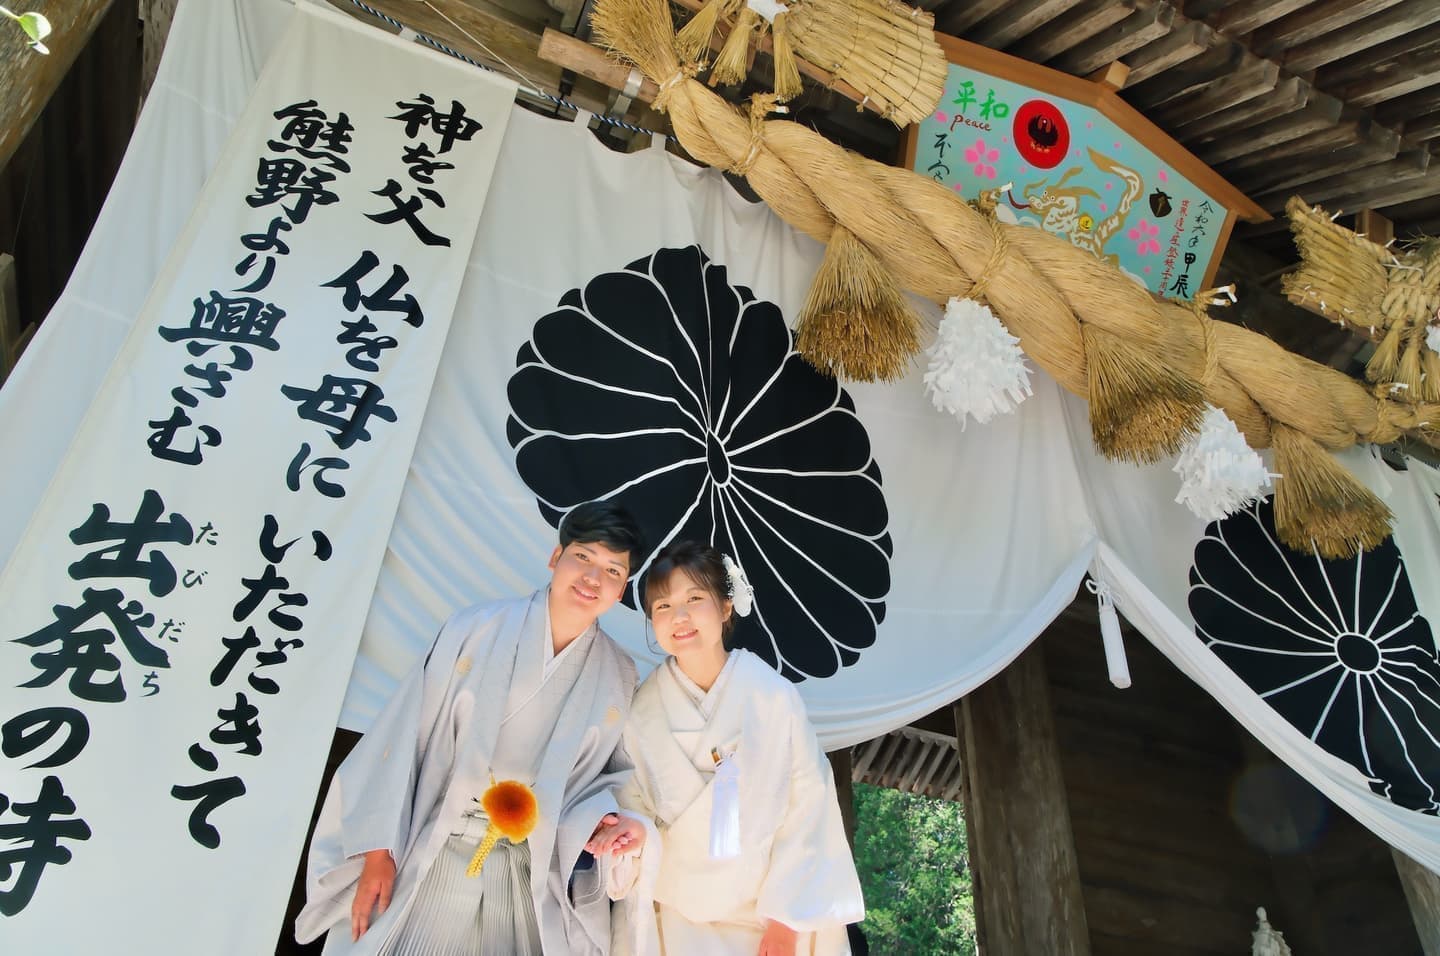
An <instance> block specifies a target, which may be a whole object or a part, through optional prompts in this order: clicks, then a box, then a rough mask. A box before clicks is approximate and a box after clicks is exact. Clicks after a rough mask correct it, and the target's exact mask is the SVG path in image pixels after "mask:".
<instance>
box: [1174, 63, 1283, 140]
mask: <svg viewBox="0 0 1440 956" xmlns="http://www.w3.org/2000/svg"><path fill="white" fill-rule="evenodd" d="M1279 79H1280V68H1279V67H1278V66H1276V65H1275V64H1274V63H1272V62H1271V61H1269V60H1261V59H1258V58H1255V57H1249V56H1247V57H1245V58H1244V59H1243V60H1242V61H1241V63H1240V65H1239V66H1238V67H1237V68H1236V69H1235V71H1234V73H1232V74H1231V75H1230V76H1228V77H1224V78H1221V79H1217V80H1215V81H1214V82H1213V83H1210V84H1209V85H1207V86H1206V87H1205V88H1203V89H1199V90H1196V91H1194V92H1193V93H1189V94H1187V95H1185V96H1180V97H1176V98H1175V99H1173V100H1171V101H1170V102H1168V103H1165V104H1164V105H1162V106H1159V107H1157V108H1155V109H1154V110H1152V111H1151V112H1152V116H1153V117H1154V119H1155V122H1157V123H1160V124H1161V125H1165V124H1168V123H1171V122H1173V121H1174V120H1175V119H1177V118H1180V117H1184V116H1196V117H1205V116H1210V115H1212V114H1215V113H1220V112H1223V111H1224V110H1227V109H1229V108H1230V107H1232V106H1235V105H1236V104H1239V103H1247V102H1250V101H1251V100H1254V99H1256V98H1257V97H1261V96H1264V95H1266V94H1268V93H1269V92H1270V91H1271V90H1273V89H1275V84H1276V83H1277V82H1278V81H1279Z"/></svg>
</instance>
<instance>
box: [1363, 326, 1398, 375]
mask: <svg viewBox="0 0 1440 956" xmlns="http://www.w3.org/2000/svg"><path fill="white" fill-rule="evenodd" d="M1404 341H1405V323H1404V322H1399V321H1397V322H1391V323H1390V325H1389V327H1388V328H1386V329H1385V334H1384V335H1383V336H1381V338H1380V341H1379V342H1378V343H1377V344H1376V345H1375V354H1374V355H1372V356H1370V361H1369V362H1367V363H1366V364H1365V377H1366V378H1368V379H1369V380H1370V381H1372V382H1393V381H1395V376H1396V374H1397V373H1398V372H1399V371H1400V346H1401V345H1402V344H1403V343H1404Z"/></svg>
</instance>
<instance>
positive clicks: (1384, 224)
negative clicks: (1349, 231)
mask: <svg viewBox="0 0 1440 956" xmlns="http://www.w3.org/2000/svg"><path fill="white" fill-rule="evenodd" d="M1354 232H1355V234H1356V235H1358V236H1363V237H1364V238H1366V239H1369V240H1370V241H1371V242H1373V243H1375V244H1376V245H1377V246H1388V245H1389V244H1390V243H1391V242H1392V241H1394V239H1395V223H1393V222H1391V221H1390V220H1389V219H1387V218H1385V217H1384V216H1382V215H1380V214H1379V213H1378V212H1376V211H1375V210H1373V209H1362V210H1360V211H1359V212H1357V213H1356V214H1355V228H1354Z"/></svg>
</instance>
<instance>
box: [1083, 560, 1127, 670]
mask: <svg viewBox="0 0 1440 956" xmlns="http://www.w3.org/2000/svg"><path fill="white" fill-rule="evenodd" d="M1085 589H1086V590H1087V591H1089V592H1090V593H1091V594H1093V595H1095V600H1096V602H1097V603H1098V604H1099V605H1100V640H1101V642H1102V643H1103V644H1104V645H1105V667H1106V669H1107V670H1108V671H1109V672H1110V683H1112V684H1114V685H1115V686H1116V687H1118V688H1120V689H1121V690H1124V689H1125V688H1127V687H1129V686H1130V661H1129V659H1128V658H1126V656H1125V641H1124V639H1123V638H1122V637H1121V636H1120V615H1119V614H1117V613H1116V611H1115V598H1114V596H1113V595H1112V594H1111V593H1110V585H1108V584H1106V583H1105V582H1104V581H1100V580H1098V579H1096V578H1094V577H1091V578H1090V579H1089V580H1087V581H1086V582H1085Z"/></svg>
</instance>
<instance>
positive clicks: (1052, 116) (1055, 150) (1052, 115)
mask: <svg viewBox="0 0 1440 956" xmlns="http://www.w3.org/2000/svg"><path fill="white" fill-rule="evenodd" d="M1010 132H1011V134H1012V135H1013V136H1014V138H1015V148H1016V149H1018V150H1019V151H1020V155H1021V156H1022V157H1024V159H1025V161H1026V162H1027V163H1029V164H1030V165H1032V166H1034V167H1035V168H1036V169H1053V168H1054V167H1055V166H1058V165H1059V164H1060V160H1062V159H1064V158H1065V154H1066V153H1068V152H1070V124H1069V123H1067V122H1065V117H1064V116H1063V115H1061V113H1060V110H1059V108H1057V107H1056V106H1055V104H1054V103H1050V102H1047V101H1045V100H1030V101H1029V102H1028V103H1026V104H1025V105H1024V106H1022V107H1020V108H1019V109H1018V110H1016V111H1015V122H1014V123H1013V124H1012V126H1011V131H1010Z"/></svg>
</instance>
